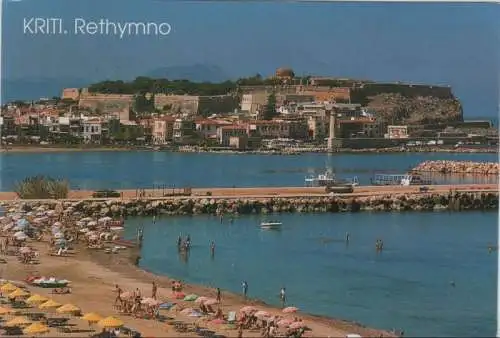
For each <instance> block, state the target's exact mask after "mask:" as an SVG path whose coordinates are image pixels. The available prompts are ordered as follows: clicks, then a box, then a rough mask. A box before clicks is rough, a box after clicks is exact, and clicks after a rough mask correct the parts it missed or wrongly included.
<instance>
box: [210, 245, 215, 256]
mask: <svg viewBox="0 0 500 338" xmlns="http://www.w3.org/2000/svg"><path fill="white" fill-rule="evenodd" d="M210 255H211V256H212V257H214V256H215V242H214V241H212V242H211V243H210Z"/></svg>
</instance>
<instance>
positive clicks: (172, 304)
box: [160, 303, 175, 310]
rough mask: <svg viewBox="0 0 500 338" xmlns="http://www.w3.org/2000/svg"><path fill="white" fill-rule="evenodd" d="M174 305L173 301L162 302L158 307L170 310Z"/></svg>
mask: <svg viewBox="0 0 500 338" xmlns="http://www.w3.org/2000/svg"><path fill="white" fill-rule="evenodd" d="M174 306H175V303H163V304H160V309H163V310H170V309H171V308H173V307H174Z"/></svg>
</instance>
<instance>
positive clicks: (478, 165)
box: [413, 161, 500, 175]
mask: <svg viewBox="0 0 500 338" xmlns="http://www.w3.org/2000/svg"><path fill="white" fill-rule="evenodd" d="M499 167H500V166H499V163H498V162H473V161H425V162H422V163H420V164H419V165H417V166H416V167H415V168H413V171H416V172H434V173H442V174H474V175H498V174H499V173H500V170H499Z"/></svg>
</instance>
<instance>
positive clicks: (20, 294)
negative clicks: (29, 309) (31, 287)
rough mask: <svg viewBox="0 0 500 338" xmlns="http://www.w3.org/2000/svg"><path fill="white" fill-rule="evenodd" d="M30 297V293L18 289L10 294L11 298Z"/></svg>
mask: <svg viewBox="0 0 500 338" xmlns="http://www.w3.org/2000/svg"><path fill="white" fill-rule="evenodd" d="M29 295H30V293H29V292H26V291H24V290H23V289H16V290H14V291H12V292H11V293H9V296H8V297H9V298H18V297H28V296H29Z"/></svg>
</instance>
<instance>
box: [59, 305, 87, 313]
mask: <svg viewBox="0 0 500 338" xmlns="http://www.w3.org/2000/svg"><path fill="white" fill-rule="evenodd" d="M56 311H57V312H58V313H75V312H80V311H81V310H80V308H79V307H78V306H75V305H73V304H64V305H63V306H61V307H59V308H57V310H56Z"/></svg>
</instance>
